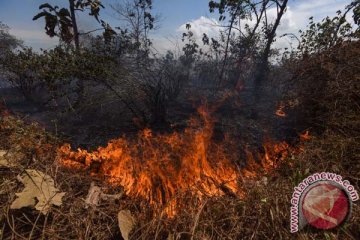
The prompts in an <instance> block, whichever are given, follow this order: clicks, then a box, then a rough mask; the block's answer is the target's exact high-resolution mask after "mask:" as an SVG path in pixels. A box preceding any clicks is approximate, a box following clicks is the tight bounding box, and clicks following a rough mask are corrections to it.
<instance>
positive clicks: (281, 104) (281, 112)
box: [275, 102, 286, 117]
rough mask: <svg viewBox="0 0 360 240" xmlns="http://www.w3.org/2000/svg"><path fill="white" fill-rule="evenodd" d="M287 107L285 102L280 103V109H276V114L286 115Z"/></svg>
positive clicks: (279, 115)
mask: <svg viewBox="0 0 360 240" xmlns="http://www.w3.org/2000/svg"><path fill="white" fill-rule="evenodd" d="M284 108H285V104H284V103H282V102H281V103H280V104H279V107H278V109H277V110H276V111H275V115H276V116H278V117H286V113H285V111H284Z"/></svg>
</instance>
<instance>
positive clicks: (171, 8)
mask: <svg viewBox="0 0 360 240" xmlns="http://www.w3.org/2000/svg"><path fill="white" fill-rule="evenodd" d="M121 1H122V0H103V1H102V2H103V3H104V5H105V9H104V10H102V12H101V13H100V15H101V18H103V19H104V20H106V21H107V22H109V23H110V25H111V26H117V25H118V20H116V18H115V17H114V12H113V11H112V10H111V8H110V4H115V3H117V2H121ZM45 2H49V3H50V4H53V5H58V6H60V7H62V6H66V7H67V6H68V1H67V0H48V1H46V0H0V21H2V22H3V23H5V24H7V25H8V26H9V27H10V28H11V33H12V34H13V35H15V36H17V37H18V38H20V39H22V40H24V42H25V44H26V45H29V46H32V47H33V48H34V49H39V48H50V47H52V46H54V45H55V44H56V43H57V40H56V39H51V38H49V37H48V36H47V35H46V34H45V33H44V20H43V19H40V20H38V21H32V17H33V16H34V15H35V14H36V13H37V12H38V11H39V10H38V6H39V5H40V4H42V3H45ZM153 2H154V9H153V10H154V12H155V13H158V14H160V15H161V19H162V21H161V22H160V28H159V29H158V30H157V31H156V32H155V33H153V35H152V38H153V42H154V46H155V48H157V49H158V50H159V51H161V52H162V51H164V50H166V49H169V48H171V47H172V45H173V43H174V41H177V40H178V39H179V38H180V36H181V32H182V31H183V30H184V29H185V24H186V23H188V22H190V23H192V26H193V31H194V32H195V34H196V36H197V37H199V38H200V36H201V35H202V33H203V32H205V33H208V34H210V35H211V34H215V33H216V31H217V28H214V27H213V25H214V24H218V22H217V21H216V20H217V16H216V15H215V14H210V13H209V10H208V0H153ZM350 2H351V1H350V0H290V2H289V8H288V11H287V12H286V14H285V16H284V19H283V23H282V25H281V28H280V29H279V34H281V33H285V32H293V33H297V32H298V30H299V29H302V28H304V27H305V26H306V24H307V22H308V18H309V17H310V16H314V17H315V19H317V20H320V19H322V18H324V17H326V16H333V15H334V14H335V12H336V11H337V10H338V9H343V8H344V6H345V5H347V4H349V3H350ZM79 22H80V23H79V25H80V28H81V29H82V30H84V31H88V30H91V29H94V28H97V27H98V25H97V23H96V21H94V20H93V19H92V18H90V17H88V16H86V15H80V16H79ZM286 41H287V40H282V41H280V42H279V43H278V45H279V44H280V45H284V46H285V45H286V44H289V43H288V42H286ZM286 47H287V46H286Z"/></svg>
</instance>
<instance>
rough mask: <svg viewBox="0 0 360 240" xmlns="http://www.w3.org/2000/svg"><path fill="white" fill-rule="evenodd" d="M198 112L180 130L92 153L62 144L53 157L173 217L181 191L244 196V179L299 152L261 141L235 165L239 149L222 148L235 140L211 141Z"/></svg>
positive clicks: (145, 134) (207, 122) (204, 111)
mask: <svg viewBox="0 0 360 240" xmlns="http://www.w3.org/2000/svg"><path fill="white" fill-rule="evenodd" d="M199 114H200V116H201V119H197V118H195V117H194V118H192V119H191V120H190V123H189V127H188V128H186V129H185V130H184V131H183V132H173V133H168V134H157V135H155V134H153V133H152V132H151V130H149V129H145V130H144V131H142V132H140V133H139V134H138V136H137V138H135V139H129V138H125V137H122V138H118V139H114V140H111V141H110V142H109V143H108V145H107V146H106V147H99V148H98V149H97V150H96V151H93V152H88V151H86V150H82V149H78V150H77V151H72V150H71V148H70V145H69V144H65V145H63V146H61V147H60V148H59V151H58V157H57V159H58V161H59V162H60V163H61V164H62V165H63V166H66V167H68V168H75V169H89V170H90V172H91V174H92V175H97V176H100V177H102V176H104V177H105V178H106V180H107V182H109V183H110V184H112V185H115V186H116V185H118V186H122V187H124V190H125V193H126V195H127V196H130V197H132V198H141V199H145V200H147V201H148V202H149V203H150V205H151V206H152V207H154V208H155V209H156V210H157V209H160V208H161V207H163V206H165V205H167V206H169V207H170V208H171V209H169V208H167V213H168V214H172V215H173V214H175V212H176V210H177V208H178V207H179V206H182V203H179V199H177V198H176V196H178V195H182V194H183V193H185V192H187V193H190V195H191V196H192V197H194V198H196V199H198V200H199V201H200V202H202V201H203V198H204V197H220V196H223V195H226V194H227V195H233V196H237V197H240V198H244V197H245V194H244V190H243V185H244V181H247V180H249V179H256V178H259V177H261V176H262V175H265V174H267V173H269V172H270V171H272V170H274V169H275V168H276V167H277V166H279V165H280V163H281V162H282V161H284V160H285V159H286V157H287V156H288V155H289V154H293V153H295V152H296V151H297V150H298V149H297V148H293V147H290V145H289V144H287V143H286V142H280V143H273V142H272V141H271V140H270V139H266V140H265V141H264V143H263V148H264V154H260V153H258V152H251V151H250V150H248V149H244V152H245V153H246V159H244V160H243V162H245V163H247V166H246V167H245V168H239V167H238V166H236V165H235V164H234V163H235V162H239V161H238V158H239V155H240V153H239V152H229V151H227V149H229V148H231V149H234V147H232V146H234V145H236V144H237V142H236V140H235V139H231V138H230V137H229V136H226V137H225V138H224V140H223V141H220V142H216V141H215V140H214V138H213V128H214V123H215V120H214V119H213V118H212V117H211V112H210V111H209V109H208V108H207V107H206V106H203V107H200V108H199ZM240 181H242V183H240ZM169 210H170V211H169Z"/></svg>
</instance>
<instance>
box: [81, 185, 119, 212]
mask: <svg viewBox="0 0 360 240" xmlns="http://www.w3.org/2000/svg"><path fill="white" fill-rule="evenodd" d="M103 190H104V189H103V188H101V187H98V186H96V185H95V183H94V182H92V183H91V185H90V188H89V191H88V195H87V197H86V199H85V204H86V206H85V208H88V207H89V206H98V205H99V203H100V201H101V200H105V201H107V200H116V199H119V198H121V197H122V196H123V194H124V192H120V193H118V194H105V193H104V192H103Z"/></svg>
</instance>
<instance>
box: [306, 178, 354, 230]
mask: <svg viewBox="0 0 360 240" xmlns="http://www.w3.org/2000/svg"><path fill="white" fill-rule="evenodd" d="M301 204H302V205H301V207H302V212H303V216H304V217H305V219H306V221H307V222H308V223H309V224H310V225H311V226H313V227H315V228H318V229H331V228H334V227H336V226H339V225H340V224H342V223H343V222H344V221H345V220H346V218H347V216H348V215H349V212H350V201H349V198H348V195H347V194H346V193H345V191H344V190H343V189H341V188H340V187H337V186H336V185H333V184H331V183H328V182H326V183H319V184H316V185H315V186H313V187H311V188H309V190H308V191H307V192H306V193H305V195H304V197H303V200H302V202H301Z"/></svg>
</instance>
